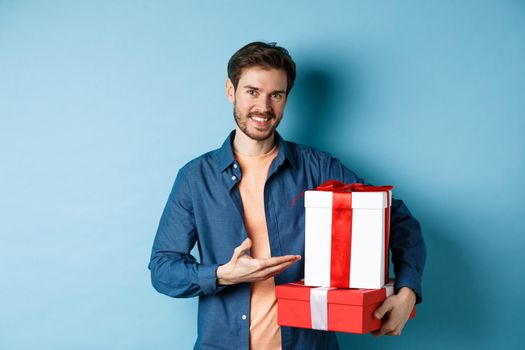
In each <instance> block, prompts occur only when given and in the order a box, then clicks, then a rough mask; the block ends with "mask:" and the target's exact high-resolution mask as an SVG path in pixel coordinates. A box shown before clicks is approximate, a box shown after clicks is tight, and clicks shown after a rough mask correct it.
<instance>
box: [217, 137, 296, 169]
mask: <svg viewBox="0 0 525 350" xmlns="http://www.w3.org/2000/svg"><path fill="white" fill-rule="evenodd" d="M234 137H235V130H233V131H232V132H231V133H230V134H229V135H228V137H227V138H226V140H224V143H223V144H222V146H221V148H219V152H218V161H217V170H218V171H219V172H223V171H224V170H226V168H228V167H229V166H231V165H232V164H233V163H234V162H235V156H234V155H233V148H232V144H233V138H234ZM275 138H276V141H277V144H278V147H279V153H278V154H277V157H276V158H275V161H276V164H277V165H278V166H279V165H281V164H282V163H284V161H285V160H287V161H288V162H289V163H290V164H291V165H292V166H293V167H295V166H296V164H297V163H296V160H295V157H294V154H293V152H292V150H291V149H290V146H289V145H288V144H287V143H286V141H285V140H284V139H283V138H282V137H281V135H280V134H279V133H278V132H277V131H276V132H275Z"/></svg>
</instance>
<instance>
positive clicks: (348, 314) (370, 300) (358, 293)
mask: <svg viewBox="0 0 525 350" xmlns="http://www.w3.org/2000/svg"><path fill="white" fill-rule="evenodd" d="M393 291H394V282H393V281H391V282H390V283H388V284H386V285H385V287H384V288H381V289H336V288H329V287H308V286H305V285H304V283H303V282H302V281H299V282H296V283H288V284H284V285H279V286H276V287H275V294H276V297H277V323H278V324H279V325H281V326H289V327H299V328H310V329H319V330H328V331H337V332H348V333H358V334H363V333H368V332H371V331H374V330H377V329H379V328H381V324H382V320H379V319H376V318H375V317H374V316H373V314H374V311H375V310H376V309H377V308H378V307H379V306H380V305H381V303H382V302H383V300H385V299H386V298H387V297H388V296H390V295H392V294H393ZM415 315H416V309H415V307H414V309H413V310H412V313H411V314H410V318H413V317H415Z"/></svg>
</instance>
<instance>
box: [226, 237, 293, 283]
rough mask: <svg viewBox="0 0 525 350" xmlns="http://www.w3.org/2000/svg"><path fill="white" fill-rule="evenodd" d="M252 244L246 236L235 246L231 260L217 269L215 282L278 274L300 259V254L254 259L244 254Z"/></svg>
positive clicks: (262, 278) (263, 277) (249, 280)
mask: <svg viewBox="0 0 525 350" xmlns="http://www.w3.org/2000/svg"><path fill="white" fill-rule="evenodd" d="M251 246H252V241H251V239H249V238H246V239H245V240H244V242H242V243H241V245H240V246H238V247H237V248H235V250H234V251H233V256H232V258H231V260H230V261H229V262H228V263H227V264H225V265H221V266H219V268H218V269H217V283H218V284H222V285H229V284H237V283H243V282H256V281H262V280H265V279H268V278H270V277H273V276H275V275H278V274H280V273H281V272H283V271H284V270H285V269H287V268H288V267H289V266H290V265H292V264H293V263H294V262H296V261H298V260H299V259H301V256H300V255H284V256H278V257H272V258H268V259H254V258H252V257H251V256H249V255H247V254H246V251H247V250H248V249H250V248H251Z"/></svg>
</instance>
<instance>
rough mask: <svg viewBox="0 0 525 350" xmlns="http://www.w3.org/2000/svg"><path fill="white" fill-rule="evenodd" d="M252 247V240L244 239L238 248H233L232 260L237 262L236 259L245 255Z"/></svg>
mask: <svg viewBox="0 0 525 350" xmlns="http://www.w3.org/2000/svg"><path fill="white" fill-rule="evenodd" d="M251 247H252V240H251V239H249V238H246V239H245V240H244V241H243V242H242V243H241V245H240V246H238V247H237V248H235V250H234V251H233V257H232V260H234V261H237V259H238V258H240V257H241V256H243V255H244V254H246V251H247V250H248V249H250V248H251Z"/></svg>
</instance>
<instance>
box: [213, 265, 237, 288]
mask: <svg viewBox="0 0 525 350" xmlns="http://www.w3.org/2000/svg"><path fill="white" fill-rule="evenodd" d="M215 274H216V275H217V284H219V285H229V284H233V283H232V282H231V281H230V279H229V278H228V276H229V274H228V266H227V264H226V265H220V266H219V267H218V268H217V271H216V273H215Z"/></svg>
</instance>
